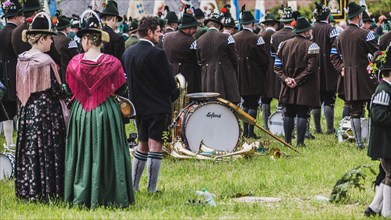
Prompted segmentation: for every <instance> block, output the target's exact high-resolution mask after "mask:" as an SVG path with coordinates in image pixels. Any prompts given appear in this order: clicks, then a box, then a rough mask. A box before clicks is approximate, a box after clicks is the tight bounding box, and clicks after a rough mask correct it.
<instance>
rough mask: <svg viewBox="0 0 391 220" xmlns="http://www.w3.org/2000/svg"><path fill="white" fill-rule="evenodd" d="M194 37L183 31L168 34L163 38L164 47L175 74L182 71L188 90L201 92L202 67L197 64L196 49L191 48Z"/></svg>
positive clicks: (189, 91)
mask: <svg viewBox="0 0 391 220" xmlns="http://www.w3.org/2000/svg"><path fill="white" fill-rule="evenodd" d="M194 40H195V39H194V38H193V37H192V36H189V35H187V34H185V33H183V32H182V31H175V32H171V33H169V34H166V35H165V36H164V38H163V49H164V51H165V52H166V54H167V58H168V61H169V62H170V64H171V66H172V70H173V71H172V73H173V75H174V76H175V75H176V74H178V73H181V74H182V75H183V76H184V77H185V79H186V81H187V83H188V87H187V92H188V93H194V92H201V68H200V66H199V65H198V64H197V55H196V51H195V50H192V49H190V46H191V44H192V43H193V42H194Z"/></svg>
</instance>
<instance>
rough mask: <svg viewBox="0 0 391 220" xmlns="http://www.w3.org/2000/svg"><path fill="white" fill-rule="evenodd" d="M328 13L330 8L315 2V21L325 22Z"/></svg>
mask: <svg viewBox="0 0 391 220" xmlns="http://www.w3.org/2000/svg"><path fill="white" fill-rule="evenodd" d="M330 12H331V11H330V8H328V7H326V6H325V5H323V4H322V3H318V2H315V10H314V12H313V15H314V18H315V20H317V21H320V20H326V19H327V16H329V15H330Z"/></svg>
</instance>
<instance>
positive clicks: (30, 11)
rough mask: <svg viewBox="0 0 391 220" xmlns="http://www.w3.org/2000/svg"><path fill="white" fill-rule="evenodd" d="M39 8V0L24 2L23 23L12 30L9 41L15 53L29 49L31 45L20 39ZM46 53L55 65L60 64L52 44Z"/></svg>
mask: <svg viewBox="0 0 391 220" xmlns="http://www.w3.org/2000/svg"><path fill="white" fill-rule="evenodd" d="M39 10H41V4H40V3H39V0H27V1H26V2H25V3H24V6H23V9H22V12H23V16H24V18H25V20H24V23H23V24H22V25H20V26H18V27H17V28H15V29H14V30H13V31H12V36H11V42H12V47H13V48H14V52H15V54H16V55H17V56H18V55H19V54H21V53H23V52H25V51H28V50H30V49H31V45H30V44H29V43H28V42H23V41H22V32H23V30H27V29H28V28H29V22H32V19H33V18H34V16H35V15H36V14H37V13H38V11H39ZM47 54H48V55H49V56H50V57H51V58H52V59H53V60H54V62H56V64H57V65H61V57H60V54H59V53H58V52H57V50H56V48H55V46H54V44H52V45H51V46H50V51H49V52H47Z"/></svg>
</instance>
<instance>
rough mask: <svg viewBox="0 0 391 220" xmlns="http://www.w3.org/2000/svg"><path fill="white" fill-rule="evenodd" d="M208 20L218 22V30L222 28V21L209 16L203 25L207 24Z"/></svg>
mask: <svg viewBox="0 0 391 220" xmlns="http://www.w3.org/2000/svg"><path fill="white" fill-rule="evenodd" d="M209 21H214V22H216V23H218V24H220V30H221V29H223V23H221V21H219V20H217V19H214V18H209V19H206V20H205V21H204V24H205V25H206V24H208V22H209Z"/></svg>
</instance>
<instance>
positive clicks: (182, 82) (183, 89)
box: [171, 73, 187, 120]
mask: <svg viewBox="0 0 391 220" xmlns="http://www.w3.org/2000/svg"><path fill="white" fill-rule="evenodd" d="M174 78H175V81H176V84H177V87H178V89H179V97H178V99H177V100H175V102H174V103H172V105H171V106H172V107H171V108H172V109H171V112H172V117H171V118H172V120H175V119H176V117H177V116H178V114H179V113H180V112H181V110H182V109H183V108H184V107H185V105H186V102H187V101H186V95H187V82H186V79H185V77H184V76H183V75H182V74H181V73H178V74H177V75H175V77H174Z"/></svg>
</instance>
